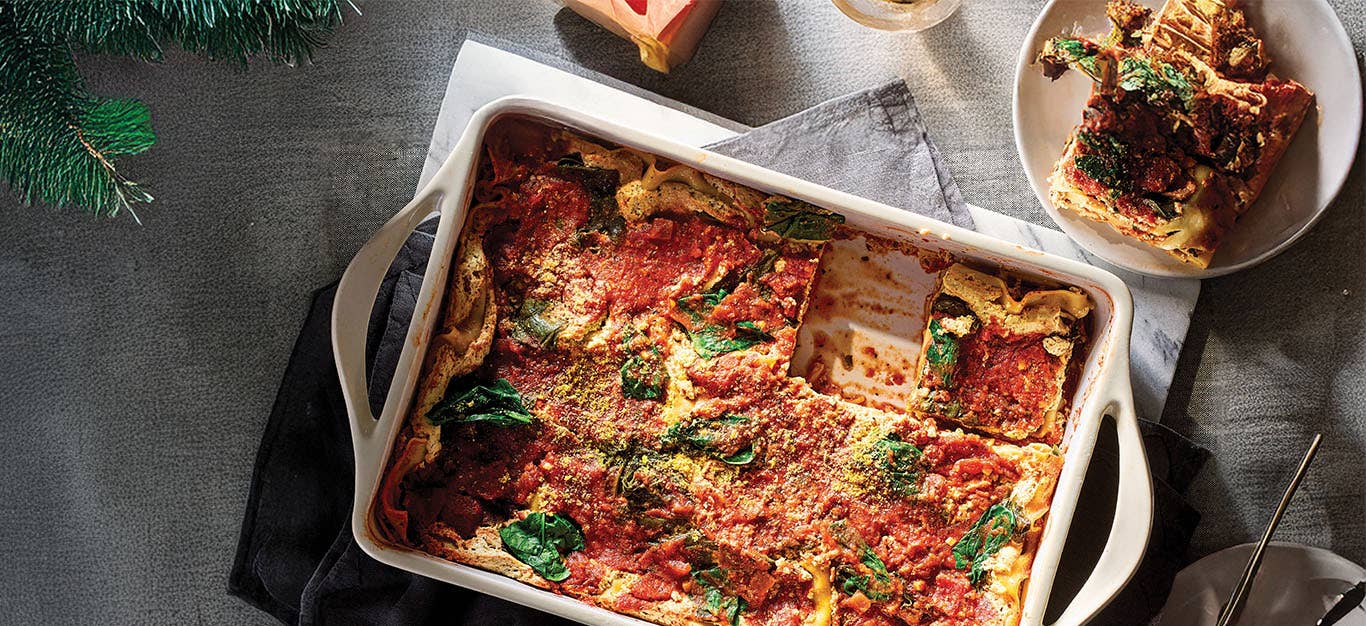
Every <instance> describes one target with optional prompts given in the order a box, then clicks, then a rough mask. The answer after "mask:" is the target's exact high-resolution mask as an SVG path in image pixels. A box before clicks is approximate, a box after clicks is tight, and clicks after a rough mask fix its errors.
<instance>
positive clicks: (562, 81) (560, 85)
mask: <svg viewBox="0 0 1366 626" xmlns="http://www.w3.org/2000/svg"><path fill="white" fill-rule="evenodd" d="M531 56H539V55H537V54H535V53H528V52H520V53H515V52H510V51H507V50H504V49H501V48H500V47H498V46H495V45H491V44H490V43H485V42H483V41H480V40H477V39H467V40H466V41H465V43H464V44H463V45H462V46H461V49H460V54H459V56H458V57H457V58H456V61H455V66H454V67H453V68H452V69H451V78H450V82H449V83H448V84H447V85H446V96H445V99H444V100H443V101H442V103H441V111H440V113H439V114H438V115H437V121H436V128H435V129H434V130H433V131H432V143H431V146H430V147H429V148H428V150H427V160H426V163H425V164H424V167H423V170H422V178H421V180H420V181H419V183H418V188H419V189H420V188H421V187H422V186H423V185H426V184H427V181H428V180H429V179H430V178H431V176H432V175H433V174H435V172H436V170H437V168H438V167H440V166H441V163H442V162H444V161H445V160H446V157H447V156H448V155H449V154H450V151H451V147H452V145H454V144H455V142H456V140H457V139H459V137H460V134H461V133H462V132H463V131H464V128H465V125H466V124H467V123H468V122H469V119H470V116H471V115H472V114H473V113H474V111H475V110H476V109H478V108H479V107H481V106H483V105H484V104H487V103H488V102H491V101H493V100H496V99H498V98H501V97H503V96H509V95H529V96H536V97H539V98H543V99H546V100H549V101H552V102H559V103H563V104H566V105H571V106H576V107H580V108H588V109H591V110H596V111H606V112H610V113H611V115H612V117H613V118H614V119H615V120H616V121H618V122H621V123H623V124H629V125H632V126H636V127H639V128H644V129H647V130H649V131H651V132H654V133H656V134H659V135H662V136H665V137H669V138H671V139H674V140H676V141H679V142H682V143H687V144H690V145H695V146H705V145H708V144H712V143H715V142H718V141H721V140H723V139H729V138H730V137H733V136H735V135H736V134H738V133H741V132H744V131H745V130H748V128H747V127H746V126H744V125H741V124H738V123H735V122H732V121H730V120H726V119H723V118H719V117H717V116H714V115H710V114H708V113H706V112H703V111H700V110H697V109H695V108H693V107H689V106H687V105H684V104H682V103H679V102H675V101H672V100H668V99H666V98H663V97H660V96H658V95H655V94H651V93H648V92H643V91H641V90H639V89H637V88H635V87H632V86H630V85H626V84H624V83H619V82H617V81H614V80H612V79H610V78H606V77H601V76H596V75H593V76H592V78H588V77H587V76H589V75H590V72H588V71H587V70H583V69H581V68H574V67H572V66H570V65H569V64H567V63H566V62H564V61H561V60H558V59H550V58H542V59H539V60H535V59H532V58H528V57H531ZM542 61H544V62H542ZM547 63H550V64H554V65H558V66H560V67H552V66H551V65H549V64H547ZM562 68H567V69H562ZM569 70H572V71H569ZM608 83H610V84H608ZM930 132H931V134H933V132H934V129H930ZM968 200H969V201H971V200H972V199H971V198H968ZM968 208H969V210H970V211H971V212H972V217H973V219H974V220H975V221H976V229H977V230H978V231H980V232H982V233H986V234H989V235H992V236H995V237H998V238H1001V239H1004V240H1006V241H1010V242H1013V243H1018V244H1020V245H1024V246H1028V247H1030V248H1034V249H1037V250H1041V251H1044V252H1049V253H1052V254H1056V255H1059V256H1064V257H1068V258H1071V259H1077V260H1080V261H1083V262H1086V263H1090V264H1092V265H1096V266H1099V267H1103V268H1105V269H1108V270H1110V271H1112V272H1114V273H1115V274H1116V275H1118V276H1119V277H1120V278H1122V279H1124V281H1125V282H1126V283H1128V285H1129V289H1130V290H1131V291H1132V292H1133V297H1134V305H1135V308H1136V311H1135V315H1134V334H1133V340H1132V347H1131V356H1130V361H1131V367H1132V376H1133V385H1134V399H1135V401H1136V402H1137V405H1138V411H1139V415H1140V416H1141V417H1143V418H1146V419H1150V420H1158V419H1161V417H1162V406H1163V404H1165V403H1166V399H1167V391H1168V389H1169V388H1170V387H1171V382H1172V375H1173V373H1175V371H1176V360H1177V357H1178V356H1179V355H1180V353H1181V346H1182V344H1183V343H1184V342H1185V340H1186V331H1187V330H1188V329H1189V327H1190V316H1191V312H1192V311H1193V310H1194V309H1195V302H1196V300H1197V299H1198V298H1199V295H1200V282H1199V281H1197V280H1189V279H1187V280H1169V279H1157V278H1149V277H1145V276H1140V275H1137V274H1132V273H1129V272H1125V271H1123V270H1120V269H1118V268H1115V267H1113V266H1110V265H1108V264H1106V263H1105V262H1104V261H1101V260H1099V259H1096V258H1095V257H1092V256H1091V255H1089V254H1087V253H1086V252H1085V251H1083V250H1082V249H1081V248H1079V247H1077V246H1076V245H1075V244H1073V243H1072V241H1071V240H1070V239H1068V238H1067V236H1066V235H1064V234H1062V233H1061V232H1059V231H1056V230H1053V229H1050V228H1045V227H1043V226H1038V225H1035V224H1030V223H1028V222H1024V221H1021V220H1018V219H1015V218H1013V217H1010V216H1007V215H1002V214H1000V213H995V212H993V211H990V210H987V209H984V208H982V207H979V206H973V205H969V207H968Z"/></svg>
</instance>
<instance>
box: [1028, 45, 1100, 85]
mask: <svg viewBox="0 0 1366 626" xmlns="http://www.w3.org/2000/svg"><path fill="white" fill-rule="evenodd" d="M1038 61H1039V64H1040V65H1042V66H1043V73H1044V76H1047V77H1049V78H1051V79H1054V80H1057V79H1058V77H1060V76H1062V75H1063V73H1065V72H1066V71H1067V68H1069V67H1075V68H1077V69H1078V70H1081V71H1082V72H1083V73H1085V74H1086V75H1087V76H1089V77H1090V78H1091V80H1094V81H1096V82H1100V80H1101V78H1102V73H1103V70H1102V69H1101V67H1100V63H1101V57H1100V48H1099V47H1098V46H1096V45H1094V44H1090V43H1087V42H1084V41H1082V40H1080V39H1070V38H1066V37H1058V38H1054V39H1050V40H1048V41H1047V42H1045V43H1044V47H1043V50H1042V51H1041V52H1040V53H1039V59H1038Z"/></svg>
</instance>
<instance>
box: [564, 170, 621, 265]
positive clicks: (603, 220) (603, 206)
mask: <svg viewBox="0 0 1366 626" xmlns="http://www.w3.org/2000/svg"><path fill="white" fill-rule="evenodd" d="M555 167H556V169H558V170H559V173H560V175H561V176H563V177H564V178H566V179H568V180H573V181H577V182H579V183H580V184H582V185H583V188H584V190H585V191H587V192H588V197H589V198H590V200H591V204H590V205H589V207H588V222H587V223H585V224H584V225H583V227H582V228H580V229H579V242H580V244H584V243H586V242H587V241H588V240H589V238H588V237H587V235H589V234H590V233H594V232H598V233H602V234H604V235H606V236H607V238H608V239H610V240H612V241H620V240H621V237H622V235H623V234H625V232H626V218H625V217H622V215H621V205H620V204H618V203H617V188H618V187H620V186H621V174H620V173H618V172H617V171H616V170H614V169H609V168H605V167H594V166H592V165H586V164H584V162H583V155H582V154H579V153H577V152H575V153H573V154H568V155H565V156H563V157H561V158H560V160H559V161H557V162H556V163H555Z"/></svg>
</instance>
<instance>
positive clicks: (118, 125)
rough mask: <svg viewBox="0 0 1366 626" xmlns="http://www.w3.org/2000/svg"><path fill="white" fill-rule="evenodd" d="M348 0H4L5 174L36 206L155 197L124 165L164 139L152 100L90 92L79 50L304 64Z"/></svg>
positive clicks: (119, 203)
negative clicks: (156, 127)
mask: <svg viewBox="0 0 1366 626" xmlns="http://www.w3.org/2000/svg"><path fill="white" fill-rule="evenodd" d="M342 1H344V2H347V3H348V4H350V2H349V0H60V1H56V2H54V1H52V0H0V181H3V182H4V184H5V185H6V186H8V187H9V188H10V189H11V190H12V191H14V192H15V193H16V194H17V195H18V196H19V198H20V200H21V201H23V202H24V203H25V204H32V203H34V202H42V203H46V204H51V205H55V206H77V207H82V208H84V209H87V210H90V211H92V212H95V213H97V214H103V215H109V216H113V215H117V214H118V213H119V212H121V211H123V210H130V211H131V205H132V204H133V203H137V202H148V201H151V199H152V198H151V196H150V195H148V194H147V193H146V192H145V191H144V190H143V189H142V188H141V187H139V186H138V184H137V183H135V182H133V181H131V180H128V179H127V178H125V177H124V176H123V175H122V174H120V173H119V171H118V170H117V169H116V168H115V164H114V158H115V157H119V156H124V155H132V154H138V153H140V152H143V151H145V150H147V149H148V148H149V147H151V145H152V144H153V143H154V142H155V135H154V134H153V132H152V128H151V121H150V113H149V112H148V110H147V107H146V106H145V105H143V104H142V103H140V102H137V101H135V100H125V99H112V98H100V97H96V96H93V95H91V94H89V93H88V92H87V91H86V89H85V86H84V82H83V81H82V80H81V77H80V75H79V73H78V72H77V71H76V66H75V63H74V61H73V60H72V52H73V51H81V52H87V53H96V54H100V53H108V54H122V55H130V56H133V57H137V58H140V59H144V60H147V61H160V60H161V58H162V54H163V46H164V45H170V44H174V45H178V46H180V47H182V48H184V49H186V50H189V51H191V52H198V53H202V54H205V55H207V56H208V57H209V58H210V59H221V60H227V61H231V62H236V63H237V64H239V65H242V66H243V67H245V66H246V64H247V61H248V60H249V59H251V58H252V57H254V56H257V55H264V56H268V57H270V58H271V59H273V60H275V61H278V62H284V63H289V64H297V63H300V62H306V61H310V60H311V59H312V54H313V51H314V50H315V49H317V48H318V47H320V46H322V45H323V40H324V39H325V37H326V36H327V35H328V34H330V33H331V31H332V29H333V28H335V26H336V25H337V24H338V23H340V21H341V9H340V4H339V2H342ZM352 6H353V8H354V5H352ZM358 12H359V11H358ZM134 217H135V218H136V215H135V216H134Z"/></svg>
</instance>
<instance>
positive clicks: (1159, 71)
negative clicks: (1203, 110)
mask: <svg viewBox="0 0 1366 626" xmlns="http://www.w3.org/2000/svg"><path fill="white" fill-rule="evenodd" d="M1118 85H1119V88H1120V89H1123V90H1125V91H1136V92H1140V93H1142V94H1143V95H1144V96H1146V97H1147V99H1148V102H1151V103H1153V104H1167V105H1173V106H1177V105H1179V106H1180V107H1181V108H1182V109H1183V110H1186V111H1189V110H1190V109H1191V104H1192V103H1193V102H1194V101H1195V88H1194V87H1193V86H1192V85H1191V83H1190V80H1189V79H1187V78H1186V75H1185V74H1183V73H1181V70H1178V69H1176V68H1175V67H1173V66H1172V65H1170V64H1168V63H1164V62H1162V61H1152V60H1147V59H1140V58H1135V57H1126V58H1125V59H1124V60H1123V61H1120V63H1119V82H1118Z"/></svg>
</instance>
